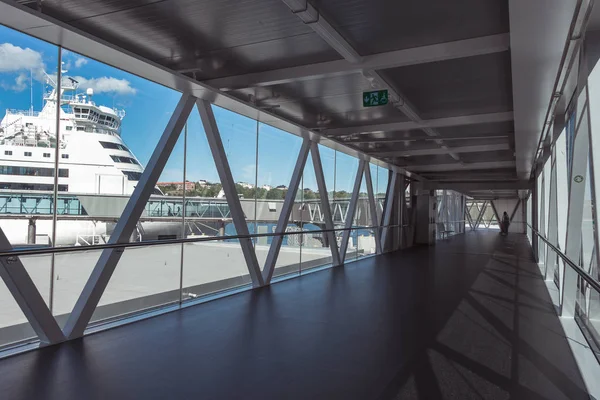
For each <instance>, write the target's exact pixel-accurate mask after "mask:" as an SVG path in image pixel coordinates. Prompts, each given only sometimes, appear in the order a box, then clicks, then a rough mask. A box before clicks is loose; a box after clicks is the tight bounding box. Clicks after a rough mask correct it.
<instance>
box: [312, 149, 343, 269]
mask: <svg viewBox="0 0 600 400" xmlns="http://www.w3.org/2000/svg"><path fill="white" fill-rule="evenodd" d="M310 154H311V156H312V160H313V165H314V167H315V177H316V179H317V187H318V188H319V197H320V198H321V209H322V212H323V219H324V222H325V228H326V229H329V230H333V229H334V226H333V219H332V218H331V208H330V206H329V195H328V193H327V185H326V184H325V177H324V175H323V164H322V163H321V155H320V153H319V145H318V143H316V142H311V144H310ZM326 235H327V239H328V241H329V248H330V249H331V258H332V261H333V266H334V267H335V266H338V265H341V262H340V261H341V260H340V254H339V251H338V246H337V240H336V239H335V232H333V231H332V232H327V233H326Z"/></svg>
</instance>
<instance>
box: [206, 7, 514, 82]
mask: <svg viewBox="0 0 600 400" xmlns="http://www.w3.org/2000/svg"><path fill="white" fill-rule="evenodd" d="M302 4H305V3H304V1H302ZM303 7H304V5H303ZM319 20H320V21H321V20H322V17H321V18H320V19H319ZM311 26H312V25H311ZM317 26H318V25H317ZM338 35H339V34H338ZM509 39H510V37H509V34H508V33H504V34H499V35H492V36H484V37H478V38H473V39H465V40H457V41H454V42H446V43H439V44H434V45H429V46H422V47H413V48H410V49H403V50H396V51H390V52H386V53H378V54H373V55H369V56H364V57H361V58H360V61H357V62H356V63H352V62H349V61H348V59H346V57H344V58H345V59H344V60H336V61H329V62H322V63H316V64H310V65H301V66H297V67H290V68H282V69H276V70H271V71H265V72H256V73H250V74H244V75H235V76H229V77H224V78H217V79H209V80H206V81H204V83H205V84H207V85H209V86H212V87H214V88H217V89H220V90H224V91H227V90H235V89H245V88H250V87H260V86H273V85H279V84H284V83H289V82H295V81H302V80H311V79H319V78H327V77H332V76H338V75H348V74H355V73H361V72H362V71H366V70H379V69H388V68H396V67H403V66H407V65H416V64H424V63H429V62H435V61H443V60H451V59H455V58H463V57H472V56H477V55H481V54H490V53H497V52H501V51H506V50H508V49H509V41H510V40H509ZM340 48H342V47H340ZM336 50H337V49H336ZM353 57H354V56H353ZM359 57H360V56H359Z"/></svg>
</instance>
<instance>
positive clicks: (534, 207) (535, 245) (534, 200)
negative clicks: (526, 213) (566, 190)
mask: <svg viewBox="0 0 600 400" xmlns="http://www.w3.org/2000/svg"><path fill="white" fill-rule="evenodd" d="M538 196H539V193H538V185H537V182H536V184H535V185H533V189H532V191H531V197H529V200H528V201H530V202H531V226H533V229H535V230H536V231H539V228H538V226H539V217H538V213H539V212H540V210H538V208H539V207H538V204H539V202H538ZM531 247H532V250H533V258H534V259H535V262H536V263H539V262H540V256H539V239H538V236H537V235H536V234H535V233H533V232H531Z"/></svg>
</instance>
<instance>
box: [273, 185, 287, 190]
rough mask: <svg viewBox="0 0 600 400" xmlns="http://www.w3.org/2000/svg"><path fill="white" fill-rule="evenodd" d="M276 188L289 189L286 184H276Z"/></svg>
mask: <svg viewBox="0 0 600 400" xmlns="http://www.w3.org/2000/svg"><path fill="white" fill-rule="evenodd" d="M275 189H278V190H288V187H287V186H285V185H279V186H275Z"/></svg>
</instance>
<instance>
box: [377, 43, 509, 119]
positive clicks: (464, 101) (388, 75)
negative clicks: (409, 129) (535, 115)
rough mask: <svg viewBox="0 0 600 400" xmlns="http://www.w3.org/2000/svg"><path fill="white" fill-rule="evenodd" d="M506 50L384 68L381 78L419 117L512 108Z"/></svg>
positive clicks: (437, 116)
mask: <svg viewBox="0 0 600 400" xmlns="http://www.w3.org/2000/svg"><path fill="white" fill-rule="evenodd" d="M510 71H511V70H510V53H509V52H502V53H494V54H486V55H481V56H475V57H467V58H461V59H454V60H447V61H441V62H436V63H428V64H421V65H411V66H407V67H401V68H393V69H388V70H385V71H383V72H382V75H383V76H384V78H385V79H386V80H387V81H388V82H389V83H390V84H391V85H392V86H394V87H395V88H397V89H398V90H399V91H400V92H402V93H403V94H404V95H405V96H406V97H407V98H408V99H409V101H410V102H411V103H412V104H413V105H414V106H415V107H416V108H417V110H418V112H419V115H420V116H421V118H423V119H435V118H444V117H450V116H460V115H473V114H484V113H495V112H504V111H510V110H512V84H511V72H510Z"/></svg>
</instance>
